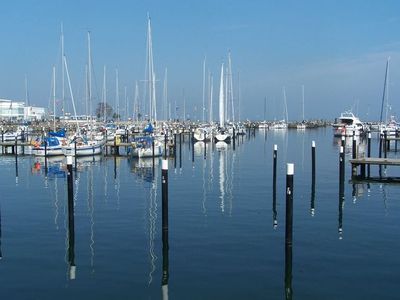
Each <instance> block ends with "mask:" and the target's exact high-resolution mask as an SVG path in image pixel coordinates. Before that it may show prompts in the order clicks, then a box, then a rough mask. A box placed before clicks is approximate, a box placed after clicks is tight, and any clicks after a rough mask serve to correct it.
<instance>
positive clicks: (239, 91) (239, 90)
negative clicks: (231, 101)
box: [238, 72, 241, 122]
mask: <svg viewBox="0 0 400 300" xmlns="http://www.w3.org/2000/svg"><path fill="white" fill-rule="evenodd" d="M240 93H241V89H240V73H239V72H238V107H239V111H238V121H239V122H240V111H241V107H240V96H241V95H240Z"/></svg>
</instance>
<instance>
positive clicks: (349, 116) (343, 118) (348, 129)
mask: <svg viewBox="0 0 400 300" xmlns="http://www.w3.org/2000/svg"><path fill="white" fill-rule="evenodd" d="M364 131H365V125H364V123H363V122H361V121H360V119H359V118H358V117H356V116H355V115H354V114H353V113H352V112H350V111H346V112H344V113H341V114H340V117H339V119H338V121H337V122H336V123H335V124H333V134H334V136H353V135H356V136H359V135H360V134H362V133H363V132H364Z"/></svg>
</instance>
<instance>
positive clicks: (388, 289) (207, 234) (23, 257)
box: [0, 128, 400, 299]
mask: <svg viewBox="0 0 400 300" xmlns="http://www.w3.org/2000/svg"><path fill="white" fill-rule="evenodd" d="M178 140H179V139H178ZM312 140H315V141H316V145H317V151H316V152H317V164H316V172H317V177H316V185H315V196H314V198H313V197H312V188H311V141H312ZM274 144H277V145H278V176H277V197H276V221H277V226H273V224H274V215H275V214H274V211H273V197H272V150H273V145H274ZM339 144H340V141H339V140H337V139H334V138H333V136H332V131H331V128H323V129H315V130H306V131H304V132H299V131H296V130H289V131H287V132H278V131H275V132H271V131H269V132H264V131H256V132H255V135H254V136H245V137H243V139H242V138H239V139H238V141H237V144H236V147H235V150H234V149H233V145H232V144H231V145H228V146H226V147H219V146H216V145H215V144H214V145H213V144H211V143H208V144H207V145H204V144H203V143H198V144H195V146H194V162H193V161H192V149H191V148H190V145H189V143H188V141H187V138H186V141H185V143H184V144H183V145H182V159H181V160H180V159H179V155H178V157H177V159H176V160H173V159H170V160H169V251H168V252H167V251H164V253H163V243H162V235H161V233H162V230H161V161H160V160H156V163H155V166H154V168H153V166H152V160H151V159H148V160H136V159H129V158H127V157H102V156H101V157H95V158H91V157H90V158H84V159H80V158H79V159H78V161H77V163H78V166H77V171H76V172H74V211H75V214H74V243H72V244H71V240H70V239H69V237H68V227H69V223H68V203H67V179H66V175H65V173H64V171H65V161H63V158H50V160H49V163H48V167H49V168H48V171H47V172H45V169H44V161H43V159H41V160H40V159H39V162H40V165H39V164H38V163H37V162H38V159H37V158H35V157H31V156H21V157H19V158H18V168H16V165H15V158H14V157H13V156H2V157H0V166H1V168H0V191H1V197H0V225H1V227H0V229H1V230H0V250H1V254H2V259H1V260H0V278H1V280H0V290H1V291H2V297H3V298H4V299H72V298H73V299H162V298H163V294H162V288H161V283H162V275H163V262H164V270H166V269H168V275H169V277H168V296H169V299H285V297H286V296H287V294H285V291H288V290H290V289H291V292H292V294H291V297H292V299H383V298H384V299H399V298H400V296H399V295H398V288H397V287H398V282H397V280H398V278H400V259H399V258H398V257H397V253H398V249H399V246H400V230H399V229H400V218H399V215H400V202H399V196H400V186H399V185H388V184H380V183H374V184H370V185H367V184H362V185H354V186H353V185H352V184H351V183H350V182H349V179H350V176H349V175H350V171H351V170H350V165H349V164H348V163H347V162H346V183H345V195H344V201H340V197H339V182H338V178H339V167H338V160H339ZM349 144H350V143H349ZM360 148H361V147H360ZM377 148H378V142H377V140H373V145H372V149H373V155H375V156H376V155H377ZM346 149H347V150H346V152H347V155H346V159H348V158H349V157H350V155H351V149H350V148H346ZM178 150H179V148H178ZM178 154H179V152H178ZM390 155H391V156H396V154H395V153H391V154H390ZM288 162H291V163H294V164H295V175H294V220H293V223H294V229H293V259H292V265H291V266H289V267H291V272H292V274H291V275H292V277H291V287H290V286H288V284H286V286H285V184H286V183H285V182H286V178H285V174H286V163H288ZM153 170H154V172H153ZM16 174H18V177H16ZM372 174H374V175H375V176H376V175H377V174H378V171H377V169H376V168H374V167H372ZM387 174H388V175H390V176H400V169H398V167H392V168H388V169H387ZM312 206H313V207H314V212H313V213H312V211H311V207H312ZM339 228H341V230H342V232H341V233H340V232H339V231H340V230H339ZM164 250H165V249H164ZM71 254H72V256H71ZM163 254H164V255H163ZM71 257H72V258H73V259H72V261H71ZM167 261H168V264H167ZM71 265H75V266H76V270H75V272H74V271H72V272H71ZM167 266H168V268H166V267H167ZM73 273H75V275H74V274H73ZM286 275H288V274H286ZM289 275H290V274H289ZM71 277H72V278H71ZM289 278H290V276H289ZM164 283H165V282H164ZM286 283H288V282H286Z"/></svg>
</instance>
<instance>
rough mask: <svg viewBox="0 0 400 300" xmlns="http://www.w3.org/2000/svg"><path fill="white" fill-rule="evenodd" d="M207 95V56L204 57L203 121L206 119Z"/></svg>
mask: <svg viewBox="0 0 400 300" xmlns="http://www.w3.org/2000/svg"><path fill="white" fill-rule="evenodd" d="M205 96H206V57H204V60H203V107H202V114H203V119H202V120H203V122H204V121H205V117H204V114H205V107H204V102H205Z"/></svg>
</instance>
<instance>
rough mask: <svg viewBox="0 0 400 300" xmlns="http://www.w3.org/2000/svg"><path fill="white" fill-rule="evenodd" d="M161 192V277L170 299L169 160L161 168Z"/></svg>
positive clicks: (165, 294)
mask: <svg viewBox="0 0 400 300" xmlns="http://www.w3.org/2000/svg"><path fill="white" fill-rule="evenodd" d="M161 194H162V202H161V205H162V243H163V245H162V252H163V273H162V279H161V289H162V294H163V299H168V278H169V260H168V250H169V243H168V230H169V228H168V160H166V159H164V160H163V161H162V169H161Z"/></svg>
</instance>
